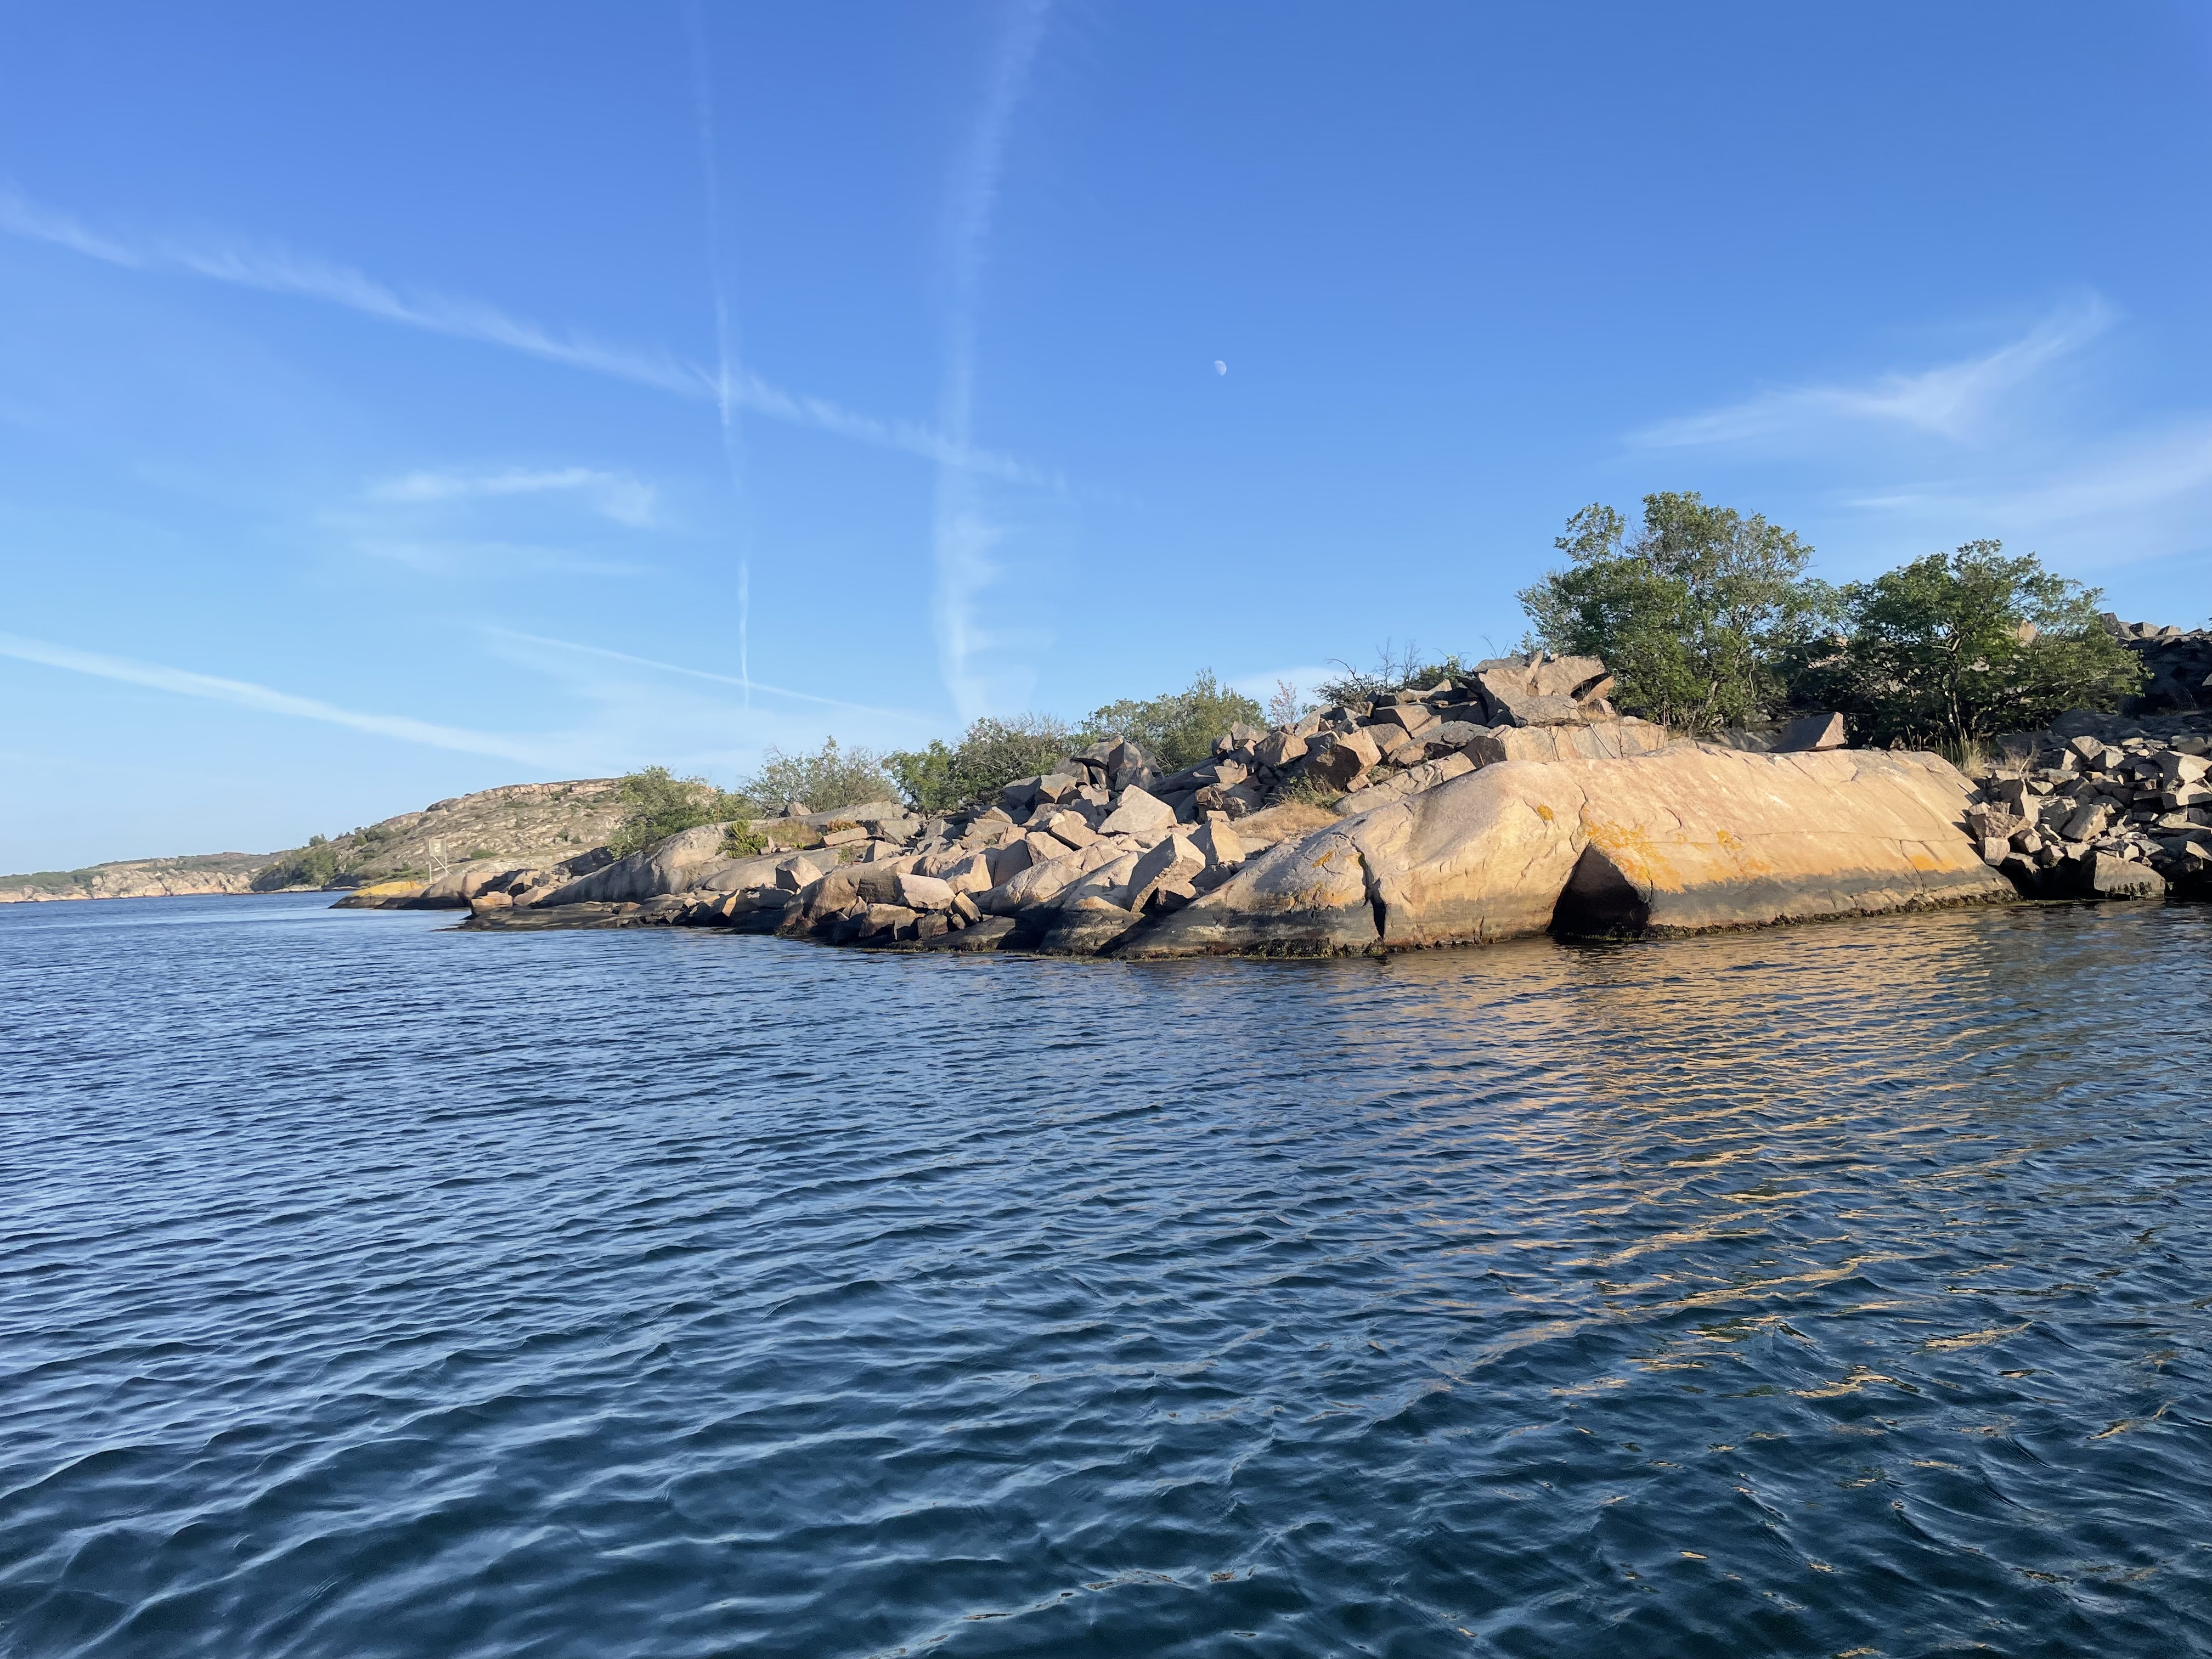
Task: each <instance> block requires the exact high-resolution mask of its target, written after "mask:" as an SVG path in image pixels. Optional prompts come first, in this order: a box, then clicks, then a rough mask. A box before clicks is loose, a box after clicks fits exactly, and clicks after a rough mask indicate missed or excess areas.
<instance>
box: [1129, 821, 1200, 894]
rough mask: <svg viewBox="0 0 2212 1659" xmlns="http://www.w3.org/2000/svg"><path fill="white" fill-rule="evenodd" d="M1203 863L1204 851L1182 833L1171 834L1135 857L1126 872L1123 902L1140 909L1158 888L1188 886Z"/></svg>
mask: <svg viewBox="0 0 2212 1659" xmlns="http://www.w3.org/2000/svg"><path fill="white" fill-rule="evenodd" d="M1205 868H1206V854H1203V853H1201V852H1200V851H1199V849H1198V848H1197V847H1196V846H1194V844H1193V843H1192V842H1189V841H1188V840H1186V839H1184V838H1183V837H1182V836H1169V837H1168V838H1167V839H1166V840H1165V841H1164V842H1160V844H1159V845H1158V846H1157V847H1155V848H1152V851H1151V852H1149V853H1146V854H1143V855H1142V856H1141V857H1139V859H1138V860H1137V863H1136V867H1135V868H1134V869H1133V870H1132V871H1131V872H1129V891H1128V896H1127V900H1126V901H1124V902H1126V903H1127V907H1128V908H1130V909H1132V910H1141V909H1143V908H1145V902H1146V900H1147V899H1149V898H1150V897H1152V894H1153V893H1154V892H1155V891H1156V890H1158V889H1160V888H1163V887H1188V885H1189V884H1190V881H1191V878H1193V877H1194V876H1195V875H1197V874H1198V872H1200V871H1201V870H1203V869H1205Z"/></svg>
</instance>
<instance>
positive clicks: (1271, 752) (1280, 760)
mask: <svg viewBox="0 0 2212 1659" xmlns="http://www.w3.org/2000/svg"><path fill="white" fill-rule="evenodd" d="M1253 752H1254V757H1255V759H1257V760H1258V761H1259V763H1260V764H1261V765H1262V766H1272V767H1273V768H1274V769H1276V770H1277V771H1280V770H1281V769H1283V768H1284V767H1285V766H1288V765H1289V764H1290V763H1291V762H1292V761H1294V760H1298V759H1301V758H1303V757H1304V755H1305V752H1306V740H1305V738H1304V736H1303V735H1302V734H1300V733H1298V732H1275V733H1273V735H1272V736H1270V737H1269V738H1267V740H1266V741H1265V742H1263V743H1261V745H1260V746H1259V748H1258V749H1257V750H1254V751H1253Z"/></svg>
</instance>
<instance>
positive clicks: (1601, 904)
mask: <svg viewBox="0 0 2212 1659" xmlns="http://www.w3.org/2000/svg"><path fill="white" fill-rule="evenodd" d="M1650 925H1651V906H1650V903H1649V902H1647V901H1646V900H1645V898H1644V894H1643V893H1642V891H1640V890H1638V887H1637V885H1636V884H1635V883H1634V882H1632V881H1631V880H1629V878H1627V877H1626V876H1625V875H1623V874H1622V873H1621V871H1620V866H1619V865H1617V864H1615V863H1614V862H1613V860H1611V859H1610V858H1608V857H1607V856H1606V854H1604V853H1603V852H1601V850H1599V848H1598V846H1597V843H1596V842H1591V843H1590V844H1589V846H1587V847H1585V848H1583V854H1582V856H1581V857H1580V858H1578V859H1577V860H1575V867H1574V871H1573V872H1572V873H1571V874H1570V875H1569V876H1568V878H1567V884H1566V886H1565V887H1564V888H1563V889H1561V890H1560V892H1559V902H1558V903H1557V904H1555V905H1553V907H1552V932H1553V934H1554V935H1556V936H1557V937H1559V938H1562V939H1617V938H1620V937H1622V936H1624V935H1627V934H1635V933H1643V932H1644V931H1645V929H1647V928H1648V927H1650Z"/></svg>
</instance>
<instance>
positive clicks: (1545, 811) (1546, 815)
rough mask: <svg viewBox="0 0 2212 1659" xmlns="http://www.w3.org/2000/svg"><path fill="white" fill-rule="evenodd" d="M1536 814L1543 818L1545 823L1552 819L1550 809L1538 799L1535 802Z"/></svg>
mask: <svg viewBox="0 0 2212 1659" xmlns="http://www.w3.org/2000/svg"><path fill="white" fill-rule="evenodd" d="M1536 816H1537V817H1540V818H1541V819H1543V820H1544V822H1545V823H1550V822H1551V821H1552V809H1551V808H1550V807H1548V806H1547V805H1544V804H1543V802H1541V801H1538V802H1537V803H1536Z"/></svg>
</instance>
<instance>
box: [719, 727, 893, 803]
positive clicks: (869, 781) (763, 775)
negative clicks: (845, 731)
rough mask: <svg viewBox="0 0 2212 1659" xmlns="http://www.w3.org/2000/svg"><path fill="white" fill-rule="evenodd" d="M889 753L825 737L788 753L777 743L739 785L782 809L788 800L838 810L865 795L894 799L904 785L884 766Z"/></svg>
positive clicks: (742, 791)
mask: <svg viewBox="0 0 2212 1659" xmlns="http://www.w3.org/2000/svg"><path fill="white" fill-rule="evenodd" d="M897 787H898V786H897V785H896V783H894V782H893V781H892V780H891V776H890V774H889V773H888V772H886V771H885V770H884V757H883V756H881V755H878V753H876V751H875V750H872V749H840V748H839V747H838V746H837V739H836V738H826V739H824V740H823V744H822V747H821V748H820V749H819V750H817V751H815V752H814V753H813V754H811V755H787V754H786V753H785V752H784V751H783V750H781V749H777V748H774V747H771V748H770V749H769V750H768V752H767V754H766V755H764V756H763V757H762V763H761V769H760V770H759V771H757V772H756V773H754V774H753V775H752V776H751V777H750V778H747V779H746V780H745V781H744V783H743V784H741V785H739V786H738V793H740V794H742V795H743V796H744V798H745V799H747V800H748V801H750V802H752V803H753V804H754V805H756V806H757V807H758V808H759V809H760V810H762V811H764V812H770V813H772V812H775V811H781V808H782V805H783V803H784V802H785V801H787V800H803V801H805V803H806V805H807V810H808V811H814V812H834V811H836V810H837V809H838V808H839V807H841V806H858V805H860V804H861V803H862V802H864V801H872V800H888V799H890V798H891V797H892V795H893V794H895V793H896V791H897Z"/></svg>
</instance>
